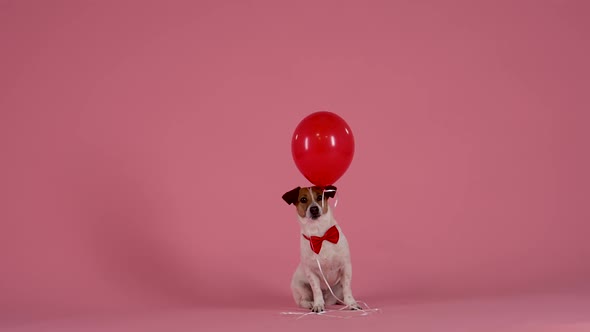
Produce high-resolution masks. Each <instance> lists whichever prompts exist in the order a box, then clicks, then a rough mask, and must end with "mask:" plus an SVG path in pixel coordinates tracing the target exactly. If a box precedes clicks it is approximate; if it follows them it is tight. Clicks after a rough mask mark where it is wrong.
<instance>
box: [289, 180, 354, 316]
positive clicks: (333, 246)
mask: <svg viewBox="0 0 590 332" xmlns="http://www.w3.org/2000/svg"><path fill="white" fill-rule="evenodd" d="M335 194H336V187H334V186H326V187H319V186H313V187H305V188H301V187H297V188H295V189H293V190H290V191H288V192H286V193H285V194H284V195H283V200H284V201H285V202H287V204H289V205H291V204H293V205H295V208H296V210H297V217H298V220H299V224H300V226H301V239H300V244H301V261H300V263H299V266H298V267H297V269H296V270H295V273H294V274H293V278H292V280H291V291H292V292H293V299H294V300H295V303H297V305H298V306H300V307H302V308H305V309H311V311H313V312H316V313H319V312H323V311H324V310H325V306H327V305H334V304H344V305H346V306H347V307H348V308H350V309H352V310H360V309H361V307H360V306H359V305H358V304H357V302H356V300H355V299H354V297H353V295H352V289H351V279H352V265H351V261H350V250H349V247H348V241H347V240H346V237H345V236H344V234H343V233H342V230H341V228H340V226H339V225H338V224H337V223H336V220H335V219H334V217H333V216H332V211H331V209H330V206H329V204H328V199H329V198H334V196H335ZM316 259H317V260H316ZM318 261H319V265H321V271H322V272H323V275H324V276H325V279H326V280H327V282H328V283H329V286H330V288H331V289H332V292H333V293H334V295H336V297H338V298H335V297H334V295H332V292H330V290H329V288H328V286H327V285H326V281H325V280H324V278H323V277H322V274H321V272H320V266H318ZM340 301H343V303H340Z"/></svg>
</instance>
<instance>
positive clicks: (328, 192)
mask: <svg viewBox="0 0 590 332" xmlns="http://www.w3.org/2000/svg"><path fill="white" fill-rule="evenodd" d="M334 196H336V187H334V186H325V187H324V197H329V198H334Z"/></svg>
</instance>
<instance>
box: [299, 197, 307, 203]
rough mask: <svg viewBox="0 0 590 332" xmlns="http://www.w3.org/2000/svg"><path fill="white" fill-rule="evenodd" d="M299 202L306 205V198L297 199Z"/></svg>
mask: <svg viewBox="0 0 590 332" xmlns="http://www.w3.org/2000/svg"><path fill="white" fill-rule="evenodd" d="M299 201H300V202H301V203H307V197H301V198H300V199H299Z"/></svg>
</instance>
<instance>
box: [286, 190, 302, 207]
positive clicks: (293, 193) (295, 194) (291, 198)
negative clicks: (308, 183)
mask: <svg viewBox="0 0 590 332" xmlns="http://www.w3.org/2000/svg"><path fill="white" fill-rule="evenodd" d="M299 189H301V187H297V188H295V189H293V190H290V191H287V192H286V193H285V194H284V195H283V200H284V201H285V202H287V204H295V203H297V200H298V199H299Z"/></svg>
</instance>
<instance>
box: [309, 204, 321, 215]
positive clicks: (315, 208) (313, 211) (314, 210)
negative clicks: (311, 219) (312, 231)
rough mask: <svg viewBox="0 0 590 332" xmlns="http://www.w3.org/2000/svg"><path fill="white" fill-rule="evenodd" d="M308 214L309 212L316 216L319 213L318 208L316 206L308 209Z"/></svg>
mask: <svg viewBox="0 0 590 332" xmlns="http://www.w3.org/2000/svg"><path fill="white" fill-rule="evenodd" d="M309 212H311V214H313V215H317V214H319V213H320V208H319V207H317V206H312V207H310V208H309Z"/></svg>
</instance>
